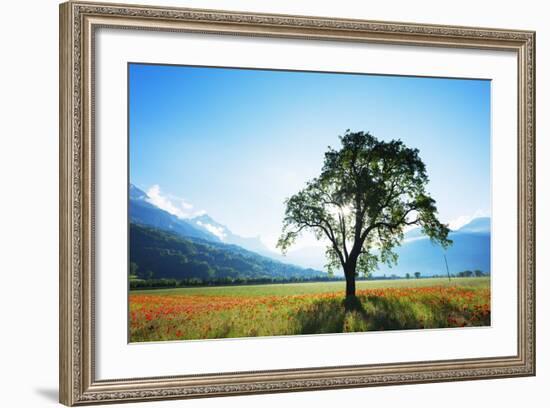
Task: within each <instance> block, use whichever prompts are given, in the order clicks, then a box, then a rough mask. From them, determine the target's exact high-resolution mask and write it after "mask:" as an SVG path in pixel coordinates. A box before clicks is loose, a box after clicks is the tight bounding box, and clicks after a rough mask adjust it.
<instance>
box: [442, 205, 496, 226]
mask: <svg viewBox="0 0 550 408" xmlns="http://www.w3.org/2000/svg"><path fill="white" fill-rule="evenodd" d="M489 216H491V213H490V212H489V211H488V210H477V211H476V212H475V213H473V214H472V215H461V216H460V217H457V218H455V219H454V220H451V221H449V222H448V224H449V228H450V229H451V230H453V231H455V230H457V229H459V228H461V227H463V226H464V225H466V224H468V223H469V222H471V221H472V220H473V219H475V218H479V217H489Z"/></svg>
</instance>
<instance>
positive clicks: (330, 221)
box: [278, 130, 452, 279]
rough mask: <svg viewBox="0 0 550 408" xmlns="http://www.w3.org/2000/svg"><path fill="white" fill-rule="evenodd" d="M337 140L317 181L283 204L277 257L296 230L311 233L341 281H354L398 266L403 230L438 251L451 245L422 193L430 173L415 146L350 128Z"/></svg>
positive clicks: (429, 200)
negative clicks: (414, 229) (322, 243)
mask: <svg viewBox="0 0 550 408" xmlns="http://www.w3.org/2000/svg"><path fill="white" fill-rule="evenodd" d="M340 141H341V144H342V147H341V148H340V150H335V149H333V148H330V147H329V150H328V151H327V152H326V153H325V160H324V165H323V169H322V171H321V174H320V176H319V177H317V178H314V179H313V180H311V181H309V182H308V183H307V185H306V187H305V188H304V189H303V190H301V191H299V192H298V193H296V194H295V195H293V196H292V197H290V198H289V199H287V200H286V201H285V204H286V211H285V218H284V221H283V232H282V235H281V237H280V238H279V241H278V247H279V248H280V249H281V250H282V251H283V252H286V251H287V250H288V248H289V247H290V246H292V244H293V243H294V242H295V241H296V239H297V238H298V236H299V235H300V234H301V233H302V231H304V230H309V231H312V232H313V233H314V234H315V237H316V238H317V239H322V238H325V239H327V240H328V242H329V244H328V246H327V249H326V255H327V262H328V265H327V267H328V268H329V270H331V271H332V270H334V269H335V268H342V269H343V270H344V273H345V275H346V278H347V279H355V277H356V275H357V273H362V274H365V275H368V274H370V273H372V271H373V270H375V269H376V267H377V265H378V264H379V263H386V264H388V265H394V264H396V262H397V255H396V253H395V252H394V251H393V249H394V248H395V247H396V246H397V245H400V243H401V241H402V240H403V234H404V230H405V228H406V227H407V226H411V225H418V226H420V227H421V228H422V231H423V233H425V234H426V235H427V236H429V237H430V239H431V240H432V241H434V242H436V243H439V244H440V245H441V246H443V247H444V248H445V247H447V246H449V245H450V244H451V243H452V241H451V240H449V239H448V233H449V228H448V227H447V226H446V225H444V224H442V223H440V222H439V220H438V219H437V216H436V215H437V208H436V205H435V200H434V199H433V198H432V197H431V196H430V195H429V194H428V192H427V191H426V184H427V183H428V175H427V173H426V166H425V165H424V163H423V162H422V160H421V159H420V156H419V151H418V149H412V148H409V147H407V146H406V145H405V144H404V143H403V142H402V141H400V140H391V141H389V142H385V141H381V140H378V139H376V138H375V137H374V136H372V135H371V134H370V133H368V132H366V133H365V132H355V133H354V132H350V131H349V130H348V131H347V132H346V133H345V135H344V136H341V137H340Z"/></svg>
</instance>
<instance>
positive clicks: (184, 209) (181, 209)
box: [147, 184, 206, 218]
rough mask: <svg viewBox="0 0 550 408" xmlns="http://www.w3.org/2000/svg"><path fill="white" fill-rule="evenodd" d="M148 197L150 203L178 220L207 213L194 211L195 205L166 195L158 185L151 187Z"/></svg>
mask: <svg viewBox="0 0 550 408" xmlns="http://www.w3.org/2000/svg"><path fill="white" fill-rule="evenodd" d="M147 196H148V198H147V201H148V202H150V203H151V204H153V205H155V206H157V207H158V208H160V209H162V210H164V211H166V212H168V213H170V214H172V215H175V216H176V217H178V218H191V217H196V216H198V215H202V214H205V213H206V212H205V211H203V210H200V211H195V210H193V208H194V207H193V205H192V204H190V203H188V202H187V201H186V200H185V199H183V198H180V197H176V196H171V195H165V194H164V193H162V192H161V191H160V186H159V185H158V184H155V185H153V186H151V188H149V190H147Z"/></svg>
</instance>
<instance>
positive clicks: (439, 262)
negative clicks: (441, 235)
mask: <svg viewBox="0 0 550 408" xmlns="http://www.w3.org/2000/svg"><path fill="white" fill-rule="evenodd" d="M449 238H450V239H452V240H453V245H452V246H451V247H449V248H448V249H447V250H446V251H444V250H443V249H442V248H441V247H440V246H439V245H435V244H433V243H432V242H431V241H430V239H429V238H428V237H426V236H424V235H423V234H422V233H421V232H420V228H416V229H414V230H411V231H409V232H408V233H407V234H405V239H404V242H403V244H402V245H401V247H398V248H396V251H395V252H396V253H397V254H398V255H399V261H398V262H399V263H398V265H397V266H394V267H393V268H389V267H387V266H385V265H380V267H379V269H378V271H377V272H375V275H382V274H387V275H391V274H396V275H397V276H403V275H405V274H406V273H410V274H411V275H412V274H413V273H414V272H420V273H421V274H422V275H423V276H430V275H445V274H446V273H447V270H446V268H445V260H444V258H443V254H445V255H446V256H447V262H448V263H449V270H450V273H451V274H453V273H458V272H461V271H464V270H475V269H479V270H481V271H483V272H485V273H491V219H490V218H488V217H483V218H475V219H473V220H472V221H471V222H470V223H468V224H466V225H464V226H463V227H461V228H459V229H458V230H456V231H452V232H451V233H450V234H449Z"/></svg>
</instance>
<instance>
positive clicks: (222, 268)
mask: <svg viewBox="0 0 550 408" xmlns="http://www.w3.org/2000/svg"><path fill="white" fill-rule="evenodd" d="M130 262H131V270H132V273H133V274H135V275H137V276H138V277H139V278H142V279H150V278H155V279H162V278H167V279H178V280H185V279H187V280H189V279H193V278H194V279H200V280H202V281H212V280H218V281H219V280H223V279H262V278H266V279H292V278H313V277H316V276H321V275H323V273H322V272H320V271H315V270H313V269H305V268H300V267H297V266H294V265H289V264H284V263H281V262H278V261H275V260H273V259H270V258H266V257H263V256H260V255H258V254H255V253H253V252H251V251H247V250H245V249H243V248H241V247H239V246H236V245H228V244H223V243H217V242H212V241H207V240H204V239H200V238H183V237H182V236H181V235H178V234H177V233H174V232H167V231H162V230H160V229H158V228H152V227H149V226H145V225H138V224H135V223H131V224H130Z"/></svg>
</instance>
